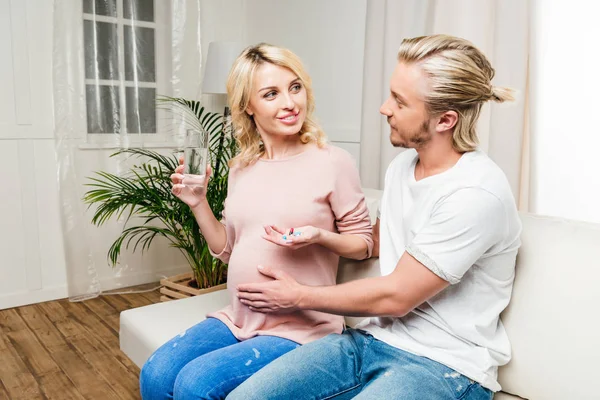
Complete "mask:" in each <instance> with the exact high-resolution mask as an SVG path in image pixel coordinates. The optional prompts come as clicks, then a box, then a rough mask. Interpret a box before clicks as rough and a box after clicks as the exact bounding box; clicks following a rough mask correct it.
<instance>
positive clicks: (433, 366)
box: [227, 329, 493, 400]
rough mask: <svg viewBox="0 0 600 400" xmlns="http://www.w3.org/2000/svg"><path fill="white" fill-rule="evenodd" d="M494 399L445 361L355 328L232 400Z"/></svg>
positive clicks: (257, 379) (281, 363) (301, 353)
mask: <svg viewBox="0 0 600 400" xmlns="http://www.w3.org/2000/svg"><path fill="white" fill-rule="evenodd" d="M492 396H493V393H492V392H491V391H490V390H488V389H486V388H484V387H482V386H481V385H479V384H478V383H476V382H474V381H472V380H470V379H469V378H467V377H465V376H463V375H461V374H459V373H458V372H456V371H454V370H452V369H450V368H448V367H446V366H444V365H442V364H440V363H437V362H435V361H432V360H430V359H428V358H425V357H418V356H415V355H413V354H410V353H407V352H405V351H402V350H399V349H397V348H395V347H392V346H390V345H388V344H386V343H384V342H382V341H379V340H377V339H374V338H373V336H371V335H369V334H367V333H366V332H363V331H360V330H354V329H349V330H347V331H345V332H344V333H343V334H341V335H336V334H334V335H329V336H326V337H325V338H323V339H321V340H317V341H315V342H311V343H308V344H306V345H304V346H302V347H300V348H298V349H297V350H294V351H292V352H290V353H288V354H286V355H284V356H282V357H281V358H279V359H278V360H276V361H274V362H272V363H271V364H269V365H268V366H267V367H265V368H263V369H262V370H260V371H259V372H258V373H256V374H255V375H254V376H252V377H251V378H250V379H248V380H247V381H246V382H244V383H243V384H242V385H240V386H239V387H238V388H237V389H236V390H234V391H233V392H231V393H230V394H229V396H228V397H227V399H228V400H251V399H257V400H266V399H269V400H271V399H282V400H283V399H298V400H300V399H307V400H308V399H336V400H342V399H344V400H345V399H374V400H375V399H377V400H384V399H394V400H396V399H402V400H443V399H465V400H466V399H469V400H484V399H485V400H489V399H491V398H492Z"/></svg>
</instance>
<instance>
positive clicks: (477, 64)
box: [398, 35, 514, 152]
mask: <svg viewBox="0 0 600 400" xmlns="http://www.w3.org/2000/svg"><path fill="white" fill-rule="evenodd" d="M398 61H399V62H404V63H407V64H413V63H414V64H417V65H418V66H420V67H421V69H422V71H423V72H424V74H425V75H426V76H427V77H428V90H427V93H426V94H425V103H426V106H427V109H428V111H429V114H430V115H432V116H435V115H440V114H442V113H444V112H446V111H449V110H454V111H456V112H457V113H458V121H457V123H456V126H455V127H454V132H453V134H452V146H453V147H454V148H455V149H456V150H457V151H459V152H466V151H472V150H475V149H476V148H477V144H478V142H479V141H478V138H477V132H476V131H475V126H476V124H477V119H478V118H479V113H480V112H481V106H482V105H483V103H485V102H486V101H488V100H493V101H496V102H499V103H502V102H504V101H511V100H514V98H513V96H512V93H513V91H512V89H508V88H503V87H496V86H493V85H492V83H491V80H492V78H493V77H494V74H495V71H494V68H492V65H491V64H490V62H489V60H488V59H487V58H486V57H485V55H484V54H483V53H482V52H481V51H479V49H477V48H476V47H475V46H474V45H473V44H472V43H471V42H469V41H467V40H464V39H461V38H457V37H453V36H448V35H432V36H421V37H416V38H412V39H405V40H403V41H402V44H401V45H400V49H399V50H398Z"/></svg>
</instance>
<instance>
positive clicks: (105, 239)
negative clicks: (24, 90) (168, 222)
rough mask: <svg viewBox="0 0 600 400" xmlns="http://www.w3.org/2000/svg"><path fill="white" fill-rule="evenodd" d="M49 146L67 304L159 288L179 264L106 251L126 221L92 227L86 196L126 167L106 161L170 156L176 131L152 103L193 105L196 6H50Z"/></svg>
mask: <svg viewBox="0 0 600 400" xmlns="http://www.w3.org/2000/svg"><path fill="white" fill-rule="evenodd" d="M53 18H54V39H53V40H54V46H53V87H54V117H55V143H56V156H57V161H58V182H59V192H60V202H61V210H60V211H61V218H62V228H63V240H64V249H65V259H66V263H67V265H66V269H67V281H68V292H69V296H70V298H71V299H73V300H78V299H85V298H89V297H94V296H96V295H98V294H99V293H100V292H102V291H103V290H107V289H114V288H118V287H125V286H130V285H135V284H140V283H146V282H155V281H157V275H159V276H160V275H161V271H164V270H174V269H175V270H177V268H179V266H181V267H182V268H184V269H187V268H189V267H187V266H186V264H185V261H184V260H183V259H182V257H181V256H180V255H179V254H178V252H177V251H176V250H174V249H169V248H168V246H167V245H166V243H163V245H162V246H161V245H160V244H158V243H157V245H156V246H153V248H151V249H150V251H149V252H147V253H146V254H145V255H143V254H140V253H141V252H140V251H139V250H138V252H136V253H135V254H134V253H133V252H131V251H124V252H123V256H122V258H121V263H120V264H119V265H118V266H116V267H112V266H111V265H109V262H108V260H107V251H108V248H109V247H110V245H111V244H112V242H113V241H114V240H115V239H116V238H117V237H118V235H119V234H120V232H121V230H122V229H123V225H124V221H123V219H124V218H120V219H118V220H117V218H115V221H110V222H109V223H107V224H105V225H104V226H102V227H101V228H98V227H96V226H93V225H92V224H91V216H92V212H91V211H92V210H87V207H86V205H85V204H84V203H83V196H84V193H85V192H86V190H88V189H89V187H87V186H85V184H86V183H90V181H89V179H88V177H90V176H94V172H96V171H104V172H109V173H113V174H116V175H121V174H124V173H126V172H127V170H128V169H129V167H130V166H131V165H132V164H133V163H136V162H137V163H139V160H133V159H130V158H127V157H126V156H123V157H112V158H111V157H110V155H111V154H112V153H115V152H116V151H117V150H119V149H124V148H128V147H146V148H153V149H155V150H157V151H160V152H164V153H168V152H170V151H173V149H174V148H175V147H176V138H177V137H178V135H177V133H178V130H181V128H180V126H181V125H182V124H177V123H174V122H173V119H172V118H167V117H168V115H165V113H164V111H163V110H160V109H157V108H156V97H157V96H159V95H167V96H175V97H186V98H188V99H198V98H199V96H200V80H201V73H200V65H201V54H202V53H201V49H200V28H199V21H200V11H199V0H173V1H162V0H161V1H147V0H55V2H54V15H53ZM174 133H175V134H174Z"/></svg>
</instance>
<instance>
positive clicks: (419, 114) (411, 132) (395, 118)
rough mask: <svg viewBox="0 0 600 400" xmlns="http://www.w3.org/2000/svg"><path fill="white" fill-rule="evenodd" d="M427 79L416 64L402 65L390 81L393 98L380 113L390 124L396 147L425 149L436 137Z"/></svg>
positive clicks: (386, 102) (391, 135) (399, 65)
mask: <svg viewBox="0 0 600 400" xmlns="http://www.w3.org/2000/svg"><path fill="white" fill-rule="evenodd" d="M426 90H427V78H426V77H425V76H424V75H423V73H422V72H421V69H420V67H419V66H417V65H415V64H405V63H403V62H399V63H398V64H397V65H396V68H395V69H394V72H393V74H392V79H391V80H390V96H389V97H388V98H387V100H386V101H385V102H384V103H383V104H382V105H381V108H380V109H379V112H380V113H381V114H383V115H385V116H386V117H387V121H388V124H390V128H391V132H390V141H391V142H392V145H393V146H394V147H405V148H415V149H418V148H421V147H423V146H424V145H425V144H427V143H428V142H429V141H430V140H431V137H432V134H433V133H432V132H431V129H430V117H429V115H428V113H427V108H426V106H425V102H424V93H426Z"/></svg>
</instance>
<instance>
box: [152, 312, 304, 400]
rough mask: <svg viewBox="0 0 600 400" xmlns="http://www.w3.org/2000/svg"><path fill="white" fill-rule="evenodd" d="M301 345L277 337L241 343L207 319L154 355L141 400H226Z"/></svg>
mask: <svg viewBox="0 0 600 400" xmlns="http://www.w3.org/2000/svg"><path fill="white" fill-rule="evenodd" d="M298 346H300V345H299V344H298V343H296V342H293V341H291V340H288V339H282V338H279V337H275V336H257V337H254V338H252V339H248V340H244V341H242V342H240V341H239V340H238V339H236V338H235V336H233V334H232V333H231V331H230V330H229V328H228V327H227V326H226V325H225V324H224V323H222V322H221V321H219V320H218V319H215V318H207V319H206V320H204V321H202V322H200V323H199V324H197V325H196V326H194V327H192V328H190V329H188V330H187V331H185V332H183V333H181V334H179V335H177V336H175V337H174V338H173V339H171V340H170V341H168V342H167V343H165V344H164V345H162V346H161V347H160V348H159V349H158V350H156V351H155V352H154V354H153V355H152V356H150V358H149V359H148V361H146V363H145V364H144V366H143V367H142V370H141V372H140V392H141V395H142V399H144V400H154V399H178V400H187V399H224V398H225V396H227V394H228V393H229V392H231V391H232V390H233V389H235V388H236V387H237V386H238V385H239V384H240V383H242V382H244V381H245V380H246V379H248V377H250V376H251V375H252V374H254V373H255V372H256V371H258V370H259V369H261V368H262V367H264V366H265V365H267V364H268V363H270V362H271V361H273V360H274V359H276V358H278V357H279V356H281V355H283V354H285V353H287V352H288V351H290V350H293V349H295V348H296V347H298Z"/></svg>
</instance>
